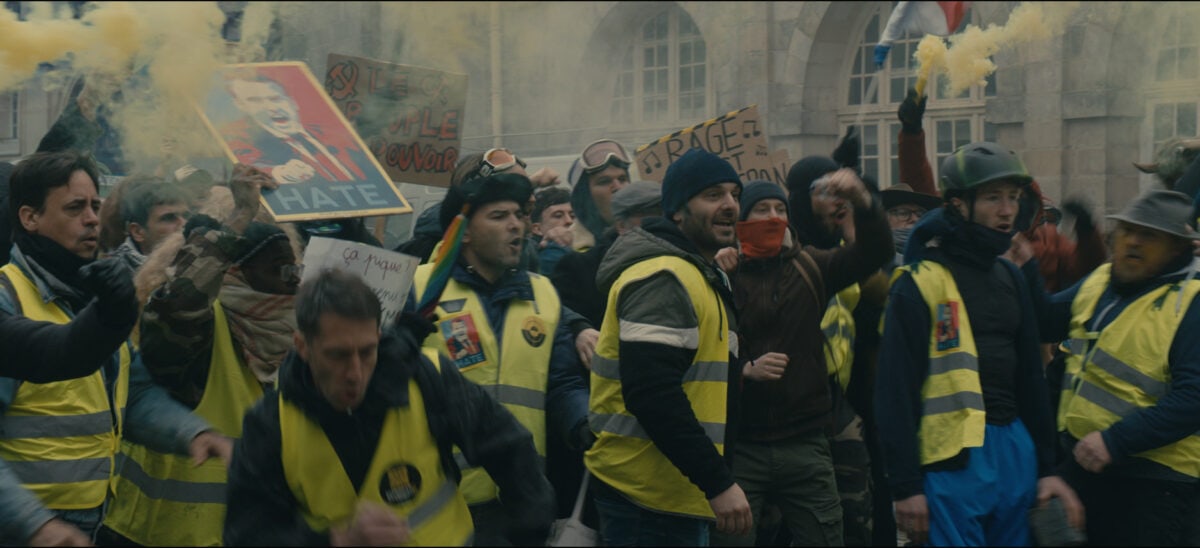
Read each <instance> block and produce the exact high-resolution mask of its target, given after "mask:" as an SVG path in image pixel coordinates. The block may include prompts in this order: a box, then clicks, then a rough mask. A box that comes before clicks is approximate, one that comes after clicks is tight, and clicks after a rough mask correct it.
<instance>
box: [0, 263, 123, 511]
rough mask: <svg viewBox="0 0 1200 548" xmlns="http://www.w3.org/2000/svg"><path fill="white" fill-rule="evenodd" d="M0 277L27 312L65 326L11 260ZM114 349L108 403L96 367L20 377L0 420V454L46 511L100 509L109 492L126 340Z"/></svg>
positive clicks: (59, 313) (62, 317)
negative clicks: (64, 376) (48, 377)
mask: <svg viewBox="0 0 1200 548" xmlns="http://www.w3.org/2000/svg"><path fill="white" fill-rule="evenodd" d="M0 274H3V275H4V276H7V277H8V280H9V282H11V284H12V288H13V291H14V292H15V293H16V295H14V297H15V298H16V299H17V301H18V302H20V304H21V312H22V314H23V315H24V316H25V317H27V318H29V319H31V320H38V321H46V322H53V323H57V324H66V323H70V321H71V319H70V317H69V316H68V315H67V313H66V312H65V311H64V310H63V309H62V308H59V306H58V305H56V304H54V303H53V302H49V301H44V300H42V295H41V293H40V292H39V291H38V288H37V285H36V284H34V282H33V280H31V279H29V277H27V276H26V275H25V273H24V272H21V269H20V268H19V267H17V265H15V264H12V263H9V264H7V265H4V266H3V267H2V268H0ZM118 352H119V354H120V357H119V360H120V362H119V366H118V367H119V368H118V373H117V379H116V380H115V382H114V383H113V389H114V391H115V394H114V397H113V402H114V403H113V404H112V405H110V404H109V397H108V390H107V389H105V387H104V374H103V373H102V369H101V370H97V371H96V372H95V373H92V374H91V375H88V376H86V377H80V378H77V379H70V380H65V381H57V382H48V383H43V384H38V383H32V382H22V383H21V384H20V386H19V388H17V393H16V396H15V397H14V398H13V401H12V404H11V405H9V407H8V409H7V410H5V412H4V416H3V417H0V459H3V460H4V461H5V464H7V465H8V467H9V468H10V469H11V470H12V471H13V472H14V473H15V474H16V475H17V477H18V478H20V480H21V486H22V487H24V488H26V489H28V490H30V491H31V492H33V494H35V495H37V497H38V498H39V499H40V500H41V501H42V504H44V505H46V507H47V508H52V509H55V510H86V509H92V508H98V507H100V505H102V504H104V500H105V498H106V497H107V496H108V492H109V488H110V485H111V483H112V474H113V464H114V462H113V461H114V459H115V456H116V454H117V444H118V441H119V440H120V439H121V427H122V424H123V422H124V420H125V404H126V401H127V400H128V397H129V362H130V355H131V354H130V352H131V350H130V345H129V343H128V342H127V343H126V344H123V345H121V348H120V350H119V351H118Z"/></svg>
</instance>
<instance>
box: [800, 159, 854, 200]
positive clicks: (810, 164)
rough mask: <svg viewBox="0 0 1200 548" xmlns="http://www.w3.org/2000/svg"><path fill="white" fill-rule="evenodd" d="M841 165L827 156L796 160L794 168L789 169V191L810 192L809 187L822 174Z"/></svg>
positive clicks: (832, 170) (835, 169)
mask: <svg viewBox="0 0 1200 548" xmlns="http://www.w3.org/2000/svg"><path fill="white" fill-rule="evenodd" d="M839 168H841V166H839V165H838V164H837V162H835V161H833V159H832V158H828V157H825V156H809V157H807V158H804V159H802V160H800V161H799V162H796V163H795V164H793V165H792V169H789V170H788V174H787V187H788V192H796V191H801V192H803V193H805V194H808V189H809V187H811V186H812V184H813V181H816V180H817V179H820V178H821V176H823V175H825V174H828V173H832V172H834V171H837V170H838V169H839Z"/></svg>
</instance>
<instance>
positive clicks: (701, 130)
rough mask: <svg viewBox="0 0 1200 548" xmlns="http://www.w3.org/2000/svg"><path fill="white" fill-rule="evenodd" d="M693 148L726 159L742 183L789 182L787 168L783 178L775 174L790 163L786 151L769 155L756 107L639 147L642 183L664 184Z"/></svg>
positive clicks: (731, 113) (638, 158)
mask: <svg viewBox="0 0 1200 548" xmlns="http://www.w3.org/2000/svg"><path fill="white" fill-rule="evenodd" d="M693 148H702V149H704V150H707V151H709V152H711V153H713V154H716V155H717V156H720V157H721V158H723V159H725V160H726V161H727V162H729V164H730V165H732V166H733V169H734V170H735V171H737V173H738V175H739V176H740V177H741V178H742V182H743V183H745V182H749V181H753V180H755V179H766V180H769V181H776V182H778V183H780V184H783V183H784V180H785V179H786V178H787V167H784V168H783V171H782V178H777V177H778V174H777V173H776V172H777V171H778V167H777V165H778V162H780V161H782V162H784V163H786V162H787V151H783V150H779V151H776V152H774V153H771V152H769V151H768V149H767V136H766V133H765V128H764V127H763V125H762V122H761V120H760V119H759V117H758V107H757V106H756V105H751V106H748V107H746V108H743V109H740V110H735V111H733V112H729V113H727V114H724V115H722V116H718V117H716V118H713V119H712V120H707V121H705V122H702V123H699V124H696V125H694V126H692V127H689V128H684V129H681V130H679V131H676V132H674V133H672V134H670V135H666V136H663V137H660V138H659V139H656V140H655V141H654V142H652V143H649V144H645V145H642V146H640V147H638V149H637V153H636V154H635V160H636V162H637V165H638V172H639V173H640V174H641V176H642V178H643V179H646V180H651V181H659V182H661V181H662V179H663V175H665V174H666V171H667V166H669V165H671V163H672V162H674V161H675V160H678V159H679V157H680V156H683V153H685V152H687V151H688V150H691V149H693ZM779 153H782V156H779Z"/></svg>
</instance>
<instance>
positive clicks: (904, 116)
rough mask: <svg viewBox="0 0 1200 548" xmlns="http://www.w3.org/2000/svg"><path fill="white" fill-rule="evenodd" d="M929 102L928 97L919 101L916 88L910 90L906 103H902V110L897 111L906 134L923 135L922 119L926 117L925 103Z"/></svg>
mask: <svg viewBox="0 0 1200 548" xmlns="http://www.w3.org/2000/svg"><path fill="white" fill-rule="evenodd" d="M927 101H929V97H928V96H925V97H921V98H920V100H918V98H917V90H916V89H915V88H909V89H908V95H906V96H905V97H904V101H903V102H901V103H900V109H899V110H897V111H896V115H897V116H898V117H899V118H900V126H901V129H903V130H904V133H909V134H917V133H921V119H922V118H924V117H925V103H926V102H927Z"/></svg>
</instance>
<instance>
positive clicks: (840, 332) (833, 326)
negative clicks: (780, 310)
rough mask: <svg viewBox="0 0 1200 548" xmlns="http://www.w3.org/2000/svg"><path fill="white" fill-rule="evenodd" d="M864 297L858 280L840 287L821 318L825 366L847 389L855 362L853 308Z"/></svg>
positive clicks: (843, 387) (844, 388) (843, 388)
mask: <svg viewBox="0 0 1200 548" xmlns="http://www.w3.org/2000/svg"><path fill="white" fill-rule="evenodd" d="M861 298H862V288H861V287H860V286H859V285H858V284H853V285H850V286H847V287H846V288H845V289H843V290H841V291H839V292H838V293H837V295H834V296H833V298H832V299H829V306H828V307H826V308H825V316H824V317H822V318H821V332H822V333H823V334H824V335H825V370H826V372H827V373H828V374H829V376H831V377H836V378H837V381H838V384H840V385H841V386H842V390H843V391H845V390H846V389H847V388H848V387H849V386H850V373H851V369H852V366H853V365H854V338H855V328H854V309H855V308H857V307H858V301H859V299H861Z"/></svg>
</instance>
